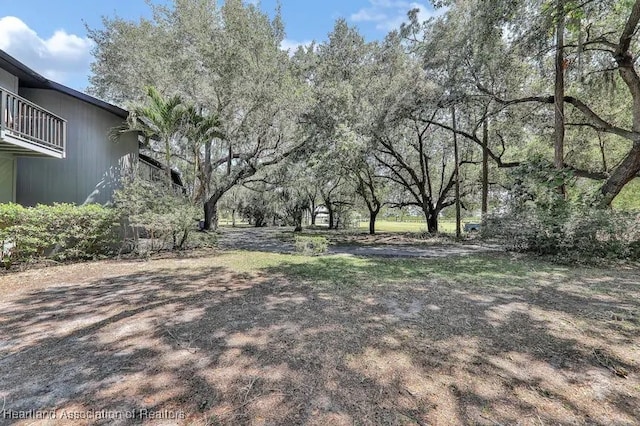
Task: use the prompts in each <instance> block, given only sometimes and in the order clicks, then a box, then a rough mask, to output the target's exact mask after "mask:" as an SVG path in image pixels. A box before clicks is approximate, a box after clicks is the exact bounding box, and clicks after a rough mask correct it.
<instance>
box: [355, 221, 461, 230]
mask: <svg viewBox="0 0 640 426" xmlns="http://www.w3.org/2000/svg"><path fill="white" fill-rule="evenodd" d="M466 222H473V219H468V220H463V221H462V224H463V225H462V226H463V227H464V224H465V223H466ZM358 227H359V228H360V229H367V230H368V229H369V222H366V221H365V222H360V223H359V225H358ZM438 230H439V231H440V232H443V233H446V234H453V233H455V232H456V222H455V221H448V220H441V221H439V222H438ZM376 232H427V224H426V222H395V221H387V220H379V221H377V222H376Z"/></svg>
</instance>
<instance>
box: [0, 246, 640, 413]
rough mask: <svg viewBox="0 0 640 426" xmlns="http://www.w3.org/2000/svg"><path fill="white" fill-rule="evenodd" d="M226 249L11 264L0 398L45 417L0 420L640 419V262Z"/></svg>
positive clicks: (1, 309)
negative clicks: (274, 263) (568, 267)
mask: <svg viewBox="0 0 640 426" xmlns="http://www.w3.org/2000/svg"><path fill="white" fill-rule="evenodd" d="M247 255H248V256H257V254H255V253H252V254H247ZM221 258H224V256H219V255H213V256H211V257H209V256H203V257H198V258H190V259H159V260H151V261H148V262H134V261H131V262H125V261H123V262H95V263H86V264H78V265H67V266H59V267H51V268H45V269H38V270H30V271H26V272H21V273H14V274H7V275H3V276H0V404H1V403H2V401H3V400H4V407H5V408H4V410H5V413H7V412H8V413H10V414H9V415H14V416H18V415H20V414H21V412H22V415H26V416H31V418H28V419H10V418H7V414H4V418H0V423H1V424H11V423H14V424H20V425H27V424H52V425H58V424H61V425H63V424H69V425H76V424H105V425H106V424H116V425H117V424H140V423H146V424H193V425H214V424H229V425H232V424H233V425H235V424H251V425H271V424H277V425H290V424H309V425H352V424H372V425H373V424H376V425H377V424H390V425H427V424H434V425H447V424H482V425H496V424H530V425H549V424H576V425H582V424H585V425H586V424H588V425H633V424H640V337H639V333H638V332H639V330H640V320H639V316H638V315H639V312H640V285H639V283H638V279H637V271H635V270H619V271H615V273H613V272H612V271H601V270H594V271H591V272H587V273H585V274H579V275H578V276H576V275H575V274H572V273H571V272H570V271H569V272H565V273H562V272H558V273H547V272H544V273H543V272H541V273H539V274H538V275H536V274H537V273H536V272H535V271H533V272H531V274H532V275H531V277H535V281H534V282H533V284H532V282H531V281H528V280H524V281H519V280H518V279H517V277H514V282H513V285H512V286H505V285H492V283H491V280H490V279H488V280H486V283H485V284H484V285H478V284H477V283H475V284H473V283H469V284H465V283H464V282H462V283H460V282H458V283H454V282H447V281H444V280H437V279H433V278H432V277H429V276H425V279H424V280H423V281H421V282H415V281H412V282H410V283H402V282H395V281H394V283H389V284H386V285H380V284H376V285H373V284H372V285H367V283H363V284H362V285H359V286H356V287H353V288H341V287H335V286H334V287H331V286H326V285H324V286H323V285H315V284H314V283H312V282H303V281H300V280H296V279H294V278H292V275H291V274H289V273H288V269H287V266H286V265H283V266H282V267H280V268H279V269H277V270H276V269H271V270H263V271H258V272H255V273H247V272H242V273H239V272H234V271H233V270H231V269H229V268H227V267H224V266H216V265H221V264H222V263H220V259H221ZM345 261H346V260H345V259H344V258H343V257H340V256H338V257H328V258H326V260H323V262H324V263H323V264H322V265H323V267H332V266H336V267H337V266H340V262H345ZM603 288H604V289H606V290H602V289H603ZM29 410H40V411H38V412H30V411H29ZM43 410H48V411H47V412H49V413H51V412H53V411H52V410H55V411H54V413H55V415H56V419H55V420H52V419H51V418H49V419H46V418H45V419H34V416H36V415H40V416H44V415H46V412H43ZM25 412H26V413H27V414H25ZM29 413H30V414H29ZM43 413H44V414H43ZM0 415H3V413H2V412H0ZM73 416H76V417H81V416H84V417H85V418H73ZM101 416H103V417H105V416H111V418H107V419H105V418H101ZM50 417H51V416H50ZM127 417H132V418H127ZM158 417H160V418H158ZM176 417H177V418H176Z"/></svg>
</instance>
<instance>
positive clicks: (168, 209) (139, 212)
mask: <svg viewBox="0 0 640 426" xmlns="http://www.w3.org/2000/svg"><path fill="white" fill-rule="evenodd" d="M114 200H115V204H116V209H117V210H118V212H120V214H121V215H122V217H123V218H124V219H125V221H124V223H125V228H126V229H127V232H126V235H127V236H129V235H132V236H133V243H134V247H133V250H134V251H136V252H138V253H140V252H146V251H155V250H163V249H183V248H186V247H191V246H193V245H192V244H191V243H190V241H189V238H190V236H191V235H192V233H193V231H195V230H196V225H197V222H198V219H199V216H200V209H198V208H197V207H196V206H194V205H193V204H191V203H189V202H188V200H187V198H186V197H185V196H184V195H183V194H182V193H179V192H176V190H175V189H174V188H173V187H172V188H171V189H168V188H167V186H166V185H165V184H163V183H159V182H149V181H146V180H144V179H133V180H131V181H129V182H127V183H126V184H125V186H124V188H122V189H121V190H119V191H116V193H115V195H114ZM141 237H146V238H143V239H144V240H147V241H148V244H147V245H144V244H141V241H140V238H141Z"/></svg>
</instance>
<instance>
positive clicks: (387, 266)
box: [215, 252, 567, 289]
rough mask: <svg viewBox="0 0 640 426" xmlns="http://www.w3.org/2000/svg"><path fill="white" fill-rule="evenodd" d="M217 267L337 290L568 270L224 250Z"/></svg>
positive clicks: (498, 262) (477, 281)
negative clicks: (280, 277) (264, 274)
mask: <svg viewBox="0 0 640 426" xmlns="http://www.w3.org/2000/svg"><path fill="white" fill-rule="evenodd" d="M215 263H216V264H217V265H219V266H223V267H227V268H229V269H231V270H233V271H236V272H241V273H253V274H257V275H259V274H263V273H267V274H269V275H276V276H286V277H287V278H289V279H293V280H296V281H302V282H307V283H312V284H313V285H315V286H331V287H337V288H349V287H362V286H378V285H390V284H395V283H406V282H428V281H432V280H435V281H438V282H441V283H442V282H449V283H452V284H456V285H462V286H464V287H468V286H475V287H484V288H487V287H492V288H505V289H507V288H510V289H513V287H514V286H516V287H518V286H524V285H526V283H527V282H530V280H532V279H535V278H536V277H539V274H540V273H542V274H553V275H557V276H564V275H565V274H566V272H567V269H566V268H562V267H559V266H557V265H553V264H550V263H547V262H543V261H537V260H533V259H528V260H514V259H513V258H512V257H510V256H507V255H496V254H491V255H488V254H487V255H479V256H466V257H451V258H434V259H405V258H403V259H388V258H360V257H354V256H343V255H336V256H321V257H317V256H301V255H287V254H277V253H263V252H260V253H257V252H255V253H254V252H226V253H222V254H221V255H220V256H218V257H216V258H215Z"/></svg>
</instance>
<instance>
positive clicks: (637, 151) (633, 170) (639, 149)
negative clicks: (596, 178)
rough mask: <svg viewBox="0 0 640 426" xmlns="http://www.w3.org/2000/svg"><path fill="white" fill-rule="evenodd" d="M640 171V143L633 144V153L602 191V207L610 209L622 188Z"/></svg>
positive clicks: (615, 171)
mask: <svg viewBox="0 0 640 426" xmlns="http://www.w3.org/2000/svg"><path fill="white" fill-rule="evenodd" d="M639 170H640V142H636V143H634V144H633V147H632V148H631V151H629V154H627V156H626V157H625V159H624V160H622V163H620V165H618V167H616V168H615V169H614V170H613V171H612V172H611V176H610V177H609V179H607V181H606V182H605V184H604V185H603V186H602V188H601V189H600V193H601V194H602V199H601V200H600V207H609V206H610V205H611V203H612V202H613V199H614V198H616V196H617V195H618V194H619V193H620V191H621V190H622V188H624V186H625V185H626V184H627V183H629V182H630V181H631V180H633V178H635V177H636V175H637V174H638V171H639Z"/></svg>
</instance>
